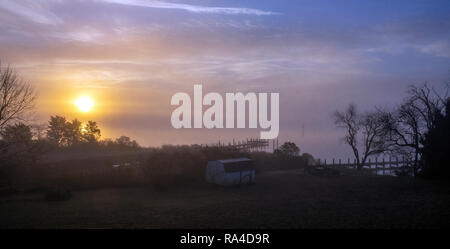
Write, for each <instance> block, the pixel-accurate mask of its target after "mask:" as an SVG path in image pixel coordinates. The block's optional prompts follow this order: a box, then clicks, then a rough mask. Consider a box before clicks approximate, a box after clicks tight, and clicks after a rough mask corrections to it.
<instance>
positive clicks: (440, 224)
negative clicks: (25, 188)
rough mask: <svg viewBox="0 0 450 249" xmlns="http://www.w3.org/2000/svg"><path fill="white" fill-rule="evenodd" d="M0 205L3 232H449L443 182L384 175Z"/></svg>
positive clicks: (274, 177) (448, 189)
mask: <svg viewBox="0 0 450 249" xmlns="http://www.w3.org/2000/svg"><path fill="white" fill-rule="evenodd" d="M44 198H45V196H44V195H42V194H26V195H20V196H11V197H3V198H1V199H0V227H1V228H83V227H84V228H449V227H450V210H449V209H448V206H449V204H450V186H449V184H448V183H446V182H437V181H426V180H420V179H414V178H394V177H388V176H346V175H343V176H337V177H315V176H310V175H305V174H303V171H301V170H296V171H284V172H280V171H272V172H270V173H264V174H260V175H258V177H257V183H256V184H255V185H251V186H245V187H240V188H239V187H236V188H219V187H214V186H210V185H206V184H204V183H196V184H190V185H187V186H180V187H175V188H172V189H170V190H167V191H157V190H155V189H153V188H152V187H134V188H119V189H118V188H115V189H114V188H113V189H97V190H88V191H76V192H74V193H73V197H72V199H70V200H68V201H65V202H48V201H45V199H44Z"/></svg>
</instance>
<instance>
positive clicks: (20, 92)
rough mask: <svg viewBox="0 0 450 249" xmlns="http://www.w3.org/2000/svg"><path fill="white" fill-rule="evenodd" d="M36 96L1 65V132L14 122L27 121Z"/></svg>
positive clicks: (16, 76)
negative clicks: (27, 115)
mask: <svg viewBox="0 0 450 249" xmlns="http://www.w3.org/2000/svg"><path fill="white" fill-rule="evenodd" d="M35 99H36V94H35V91H34V89H33V88H32V87H31V85H29V84H28V83H26V82H24V81H22V80H21V79H20V78H19V77H18V75H17V74H16V73H15V72H14V71H13V70H12V69H11V68H10V67H9V66H8V67H6V68H2V67H1V64H0V130H2V129H3V128H4V127H6V126H7V125H8V124H11V123H12V122H22V121H25V119H26V117H25V115H26V114H27V113H28V111H30V110H32V109H33V107H34V102H35Z"/></svg>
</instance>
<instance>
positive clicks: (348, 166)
mask: <svg viewBox="0 0 450 249" xmlns="http://www.w3.org/2000/svg"><path fill="white" fill-rule="evenodd" d="M349 168H350V157H348V158H347V169H349Z"/></svg>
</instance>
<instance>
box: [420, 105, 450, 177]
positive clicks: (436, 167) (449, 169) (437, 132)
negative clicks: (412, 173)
mask: <svg viewBox="0 0 450 249" xmlns="http://www.w3.org/2000/svg"><path fill="white" fill-rule="evenodd" d="M433 119H434V124H433V126H432V127H431V129H430V130H429V131H428V132H427V133H425V136H424V140H423V146H424V147H423V156H422V158H421V159H422V161H423V170H422V172H421V175H422V176H424V177H426V178H447V179H449V178H450V156H449V155H450V98H449V99H447V100H446V103H445V113H444V114H443V113H441V112H439V111H436V112H435V117H434V118H433Z"/></svg>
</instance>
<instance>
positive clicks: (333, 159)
mask: <svg viewBox="0 0 450 249" xmlns="http://www.w3.org/2000/svg"><path fill="white" fill-rule="evenodd" d="M333 167H334V157H333Z"/></svg>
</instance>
